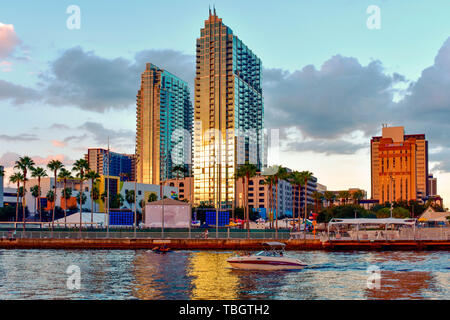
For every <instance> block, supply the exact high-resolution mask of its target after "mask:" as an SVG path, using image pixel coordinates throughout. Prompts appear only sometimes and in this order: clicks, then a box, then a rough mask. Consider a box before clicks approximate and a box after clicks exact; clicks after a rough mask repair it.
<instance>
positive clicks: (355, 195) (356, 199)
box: [352, 190, 364, 205]
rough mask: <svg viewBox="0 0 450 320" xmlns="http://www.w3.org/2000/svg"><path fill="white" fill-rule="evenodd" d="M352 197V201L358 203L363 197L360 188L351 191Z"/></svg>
mask: <svg viewBox="0 0 450 320" xmlns="http://www.w3.org/2000/svg"><path fill="white" fill-rule="evenodd" d="M352 198H353V201H354V203H356V204H357V205H359V201H361V200H362V199H364V192H363V191H362V190H357V191H356V192H354V193H353V195H352Z"/></svg>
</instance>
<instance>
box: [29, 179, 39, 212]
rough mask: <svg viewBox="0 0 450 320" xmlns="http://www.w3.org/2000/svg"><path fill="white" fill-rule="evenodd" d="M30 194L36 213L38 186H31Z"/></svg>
mask: <svg viewBox="0 0 450 320" xmlns="http://www.w3.org/2000/svg"><path fill="white" fill-rule="evenodd" d="M30 192H31V195H32V196H33V198H34V200H35V201H34V211H36V210H37V205H36V203H37V201H36V200H37V198H39V196H40V193H39V186H37V185H35V186H32V187H31V188H30Z"/></svg>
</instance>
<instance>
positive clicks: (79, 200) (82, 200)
mask: <svg viewBox="0 0 450 320" xmlns="http://www.w3.org/2000/svg"><path fill="white" fill-rule="evenodd" d="M80 195H81V196H82V198H80ZM75 197H76V199H77V202H78V203H79V204H80V205H83V204H85V203H86V200H87V197H86V194H85V193H84V192H78V193H77V195H76V196H75Z"/></svg>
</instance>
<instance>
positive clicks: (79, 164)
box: [72, 159, 89, 234]
mask: <svg viewBox="0 0 450 320" xmlns="http://www.w3.org/2000/svg"><path fill="white" fill-rule="evenodd" d="M88 170H89V163H88V162H87V161H86V160H85V159H79V160H77V161H75V163H74V164H73V168H72V171H75V172H76V174H77V177H78V178H80V193H83V194H84V192H83V181H84V180H85V179H86V177H85V174H86V172H87V171H88ZM79 200H80V201H81V200H82V197H80V198H79ZM82 208H83V203H81V202H80V234H81V226H82V224H83V211H82Z"/></svg>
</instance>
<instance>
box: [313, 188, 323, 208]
mask: <svg viewBox="0 0 450 320" xmlns="http://www.w3.org/2000/svg"><path fill="white" fill-rule="evenodd" d="M312 198H313V199H314V211H315V212H316V213H318V212H319V211H320V210H321V208H319V207H320V203H321V202H322V199H323V194H322V193H321V192H319V191H314V192H313V193H312Z"/></svg>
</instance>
